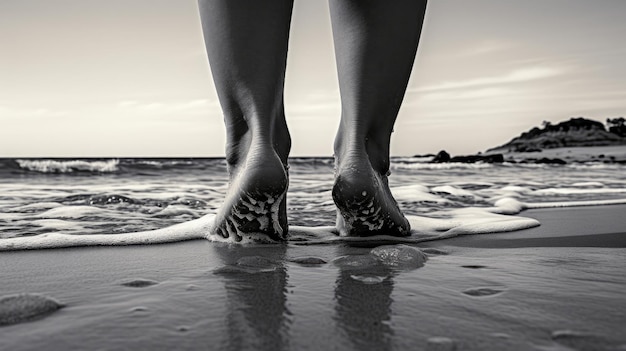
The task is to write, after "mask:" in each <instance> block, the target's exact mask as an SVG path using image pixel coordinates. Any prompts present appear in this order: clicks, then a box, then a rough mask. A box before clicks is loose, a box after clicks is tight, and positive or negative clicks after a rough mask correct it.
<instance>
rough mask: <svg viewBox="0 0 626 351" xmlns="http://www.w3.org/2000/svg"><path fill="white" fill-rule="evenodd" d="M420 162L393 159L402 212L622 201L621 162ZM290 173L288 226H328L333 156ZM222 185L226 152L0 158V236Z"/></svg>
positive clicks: (153, 218)
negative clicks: (219, 155)
mask: <svg viewBox="0 0 626 351" xmlns="http://www.w3.org/2000/svg"><path fill="white" fill-rule="evenodd" d="M425 161H426V159H424V158H415V157H413V158H410V157H409V158H394V159H393V160H392V165H391V170H392V176H391V177H390V185H391V187H392V191H393V193H394V195H395V197H396V199H397V200H398V203H399V205H400V207H401V209H402V210H403V211H404V212H405V213H406V214H407V215H422V216H428V217H434V218H453V217H455V216H456V215H455V214H453V210H454V209H460V208H490V207H493V206H494V205H496V204H497V201H498V200H500V199H503V198H506V199H514V200H516V201H517V202H519V203H521V204H522V207H521V208H519V209H517V212H518V211H519V210H520V209H523V208H537V207H542V206H543V207H557V206H569V205H577V204H578V205H580V204H590V203H591V204H603V203H610V202H611V201H613V202H617V203H623V202H626V200H625V199H626V172H625V171H626V166H624V165H612V164H600V163H597V164H573V165H565V166H551V165H519V164H502V165H492V164H429V163H425ZM290 179H291V181H290V188H289V193H288V216H289V222H290V225H292V226H330V225H334V219H335V207H334V204H333V201H332V198H331V194H330V189H331V187H332V179H333V161H332V159H331V158H294V159H291V160H290ZM227 185H228V184H227V176H226V165H225V162H224V161H223V159H77V160H67V159H61V160H58V159H57V160H52V159H2V160H0V239H7V238H15V237H24V236H36V235H41V234H46V233H62V234H71V235H86V234H118V233H128V232H138V231H146V230H153V229H158V228H163V227H167V226H169V225H172V224H176V223H182V222H185V221H188V220H191V219H196V218H200V217H202V216H203V215H205V214H208V213H214V212H215V211H216V209H217V208H218V207H219V206H220V204H221V201H222V200H223V198H224V194H225V192H226V189H227ZM499 204H502V202H500V203H499ZM509 212H511V213H515V212H516V211H515V209H513V210H509ZM476 216H478V217H480V216H481V215H480V214H477V215H476Z"/></svg>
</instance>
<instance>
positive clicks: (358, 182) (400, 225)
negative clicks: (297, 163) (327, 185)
mask: <svg viewBox="0 0 626 351" xmlns="http://www.w3.org/2000/svg"><path fill="white" fill-rule="evenodd" d="M336 163H337V166H336V171H335V172H336V173H335V185H334V186H333V200H335V204H336V205H337V223H336V226H337V229H338V230H339V233H340V235H341V236H371V235H394V236H408V235H410V230H411V226H410V224H409V221H408V220H407V219H406V218H405V217H404V215H403V214H402V212H401V211H400V209H399V208H398V204H397V203H396V201H395V199H394V198H393V196H392V195H391V191H390V190H389V185H388V182H387V174H381V173H379V172H377V171H375V170H374V169H373V167H372V165H371V162H370V159H369V157H368V156H367V155H366V154H364V153H363V154H361V155H351V156H349V157H346V158H344V159H342V160H339V159H337V160H336Z"/></svg>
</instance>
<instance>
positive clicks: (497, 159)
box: [430, 150, 504, 163]
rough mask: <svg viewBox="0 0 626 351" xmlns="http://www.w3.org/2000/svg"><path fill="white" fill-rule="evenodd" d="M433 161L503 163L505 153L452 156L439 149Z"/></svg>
mask: <svg viewBox="0 0 626 351" xmlns="http://www.w3.org/2000/svg"><path fill="white" fill-rule="evenodd" d="M430 162H431V163H447V162H457V163H476V162H484V163H502V162H504V155H502V154H490V155H468V156H454V157H451V156H450V154H449V153H447V152H446V151H445V150H441V151H439V153H437V155H436V156H435V157H433V159H432V160H431V161H430Z"/></svg>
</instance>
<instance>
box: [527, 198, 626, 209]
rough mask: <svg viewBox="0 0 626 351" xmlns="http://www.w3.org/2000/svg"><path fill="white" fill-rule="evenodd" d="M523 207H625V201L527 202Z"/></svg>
mask: <svg viewBox="0 0 626 351" xmlns="http://www.w3.org/2000/svg"><path fill="white" fill-rule="evenodd" d="M524 205H525V206H526V208H527V209H540V208H559V207H582V206H607V205H626V199H612V200H585V201H567V202H527V203H524Z"/></svg>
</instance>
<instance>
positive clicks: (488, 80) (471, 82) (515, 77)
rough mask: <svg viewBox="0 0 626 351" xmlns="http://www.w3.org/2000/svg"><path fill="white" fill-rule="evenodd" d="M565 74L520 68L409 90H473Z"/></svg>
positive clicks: (559, 71) (556, 71) (552, 69)
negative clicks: (489, 75) (488, 75)
mask: <svg viewBox="0 0 626 351" xmlns="http://www.w3.org/2000/svg"><path fill="white" fill-rule="evenodd" d="M563 73H564V70H563V69H557V68H553V67H542V66H533V67H524V68H519V69H516V70H513V71H511V72H509V73H506V74H503V75H499V76H491V77H481V78H474V79H467V80H460V81H449V82H443V83H439V84H434V85H430V86H425V87H420V88H416V89H411V90H409V92H410V93H416V92H429V91H438V90H449V89H462V88H473V87H480V86H486V85H498V84H510V83H520V82H528V81H533V80H539V79H545V78H551V77H555V76H558V75H561V74H563Z"/></svg>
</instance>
